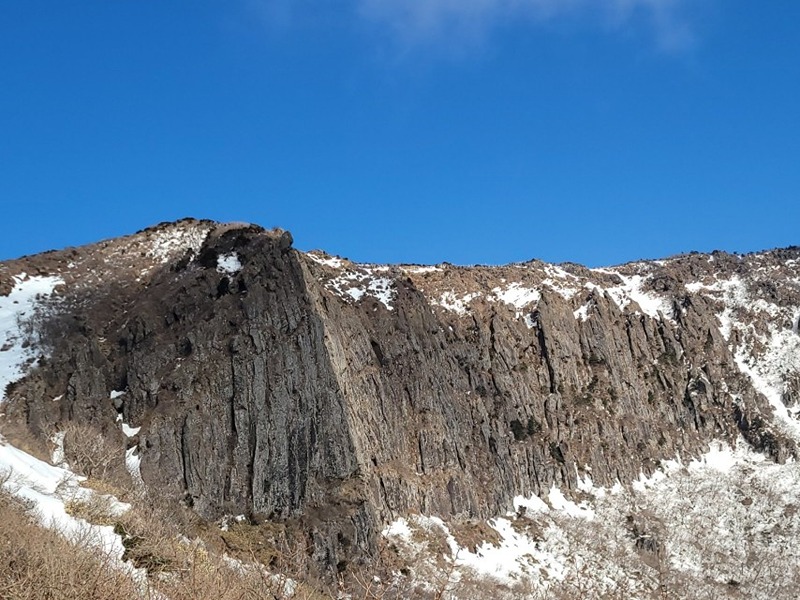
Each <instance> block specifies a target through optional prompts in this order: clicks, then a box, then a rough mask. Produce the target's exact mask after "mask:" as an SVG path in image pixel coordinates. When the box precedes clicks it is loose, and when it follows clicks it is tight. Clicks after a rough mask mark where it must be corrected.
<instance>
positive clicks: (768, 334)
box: [0, 220, 800, 569]
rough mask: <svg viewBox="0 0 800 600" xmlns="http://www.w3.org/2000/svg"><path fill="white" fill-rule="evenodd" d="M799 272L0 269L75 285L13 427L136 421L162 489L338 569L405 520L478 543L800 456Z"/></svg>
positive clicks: (771, 255) (184, 266) (249, 245)
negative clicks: (531, 512)
mask: <svg viewBox="0 0 800 600" xmlns="http://www.w3.org/2000/svg"><path fill="white" fill-rule="evenodd" d="M798 260H800V250H798V249H796V248H795V249H787V250H781V251H773V252H765V253H761V254H756V255H748V256H736V255H728V254H724V253H714V254H711V255H702V254H691V255H685V256H680V257H676V258H672V259H668V260H665V261H652V262H640V263H631V264H628V265H624V266H621V267H617V268H614V269H595V270H589V269H586V268H584V267H581V266H578V265H571V264H565V265H561V266H554V265H548V264H544V263H541V262H539V261H531V262H529V263H522V264H515V265H509V266H505V267H456V266H452V265H439V266H436V267H419V266H379V265H359V264H354V263H351V262H350V261H347V260H344V259H338V258H334V257H330V256H328V255H326V254H324V253H321V252H311V253H303V252H299V251H297V250H295V249H294V248H293V247H292V238H291V236H290V234H289V233H287V232H283V231H279V230H276V231H265V230H263V229H262V228H260V227H256V226H251V225H237V224H232V225H220V224H216V223H212V222H207V221H195V220H184V221H180V222H178V223H174V224H162V225H159V226H157V227H155V228H151V229H148V230H145V231H143V232H139V233H137V234H135V235H133V236H129V237H125V238H119V239H115V240H110V241H107V242H102V243H100V244H96V245H92V246H86V247H82V248H74V249H67V250H64V251H57V252H50V253H46V254H43V255H37V256H33V257H25V258H22V259H19V260H16V261H9V262H6V263H3V264H2V265H0V286H4V287H3V289H5V288H9V289H10V287H9V286H10V285H11V283H12V282H13V277H14V276H17V277H19V276H21V273H23V272H24V273H27V274H28V275H30V274H42V275H59V276H60V277H61V278H62V279H63V281H64V283H63V285H61V286H60V287H59V288H58V289H57V293H56V294H55V295H54V296H53V297H52V299H51V300H50V301H49V302H48V303H47V304H46V309H45V310H42V311H40V313H39V314H37V315H36V317H35V319H34V320H33V321H32V322H31V325H32V329H34V330H35V331H36V332H37V335H38V340H39V343H40V344H41V345H42V348H43V355H44V356H43V358H42V359H41V360H40V361H39V363H38V365H37V366H36V368H34V369H33V370H31V371H30V373H29V374H28V376H27V377H26V378H25V379H23V380H21V381H20V382H18V383H17V384H14V385H13V386H11V389H9V390H8V392H9V393H8V396H9V403H8V406H7V411H6V412H7V414H8V417H7V418H9V419H16V420H17V421H18V422H24V423H25V424H26V426H27V427H28V428H29V429H30V430H31V431H32V432H33V433H34V434H37V435H39V436H45V435H47V434H48V433H49V432H51V431H52V430H53V429H56V428H58V427H59V426H61V425H63V424H64V423H65V422H67V421H70V420H77V421H82V422H88V423H91V424H93V425H95V426H96V427H97V428H98V429H100V430H104V431H112V430H114V429H116V428H117V427H119V425H118V422H117V421H118V415H121V419H122V420H123V421H124V422H125V423H127V424H131V425H134V426H136V427H141V431H140V432H139V434H138V436H137V437H136V438H134V439H133V440H132V443H134V444H137V445H138V450H137V453H138V455H139V457H140V458H141V475H142V478H143V480H144V482H145V485H146V486H147V487H148V488H149V489H153V490H159V491H160V493H164V494H169V495H172V496H174V497H180V498H182V499H183V501H185V502H186V503H187V504H189V505H191V506H192V507H193V508H194V509H195V510H196V511H197V512H198V513H199V514H201V515H202V516H204V517H207V518H217V517H219V516H221V515H223V514H239V513H242V512H245V513H248V514H251V515H261V516H262V517H263V518H266V519H270V520H276V521H282V522H292V523H293V524H294V525H296V526H297V527H299V528H300V529H301V530H302V531H304V532H305V534H306V535H307V539H308V542H309V543H308V547H309V552H310V554H311V555H312V557H313V558H314V559H315V562H316V563H317V564H320V565H324V566H325V567H327V568H331V569H335V568H337V566H339V568H341V566H342V565H343V564H345V563H346V561H349V560H351V559H353V558H357V557H359V556H368V555H370V554H371V553H373V552H374V550H375V539H376V535H377V533H378V532H379V531H380V530H381V528H382V527H383V526H384V525H385V524H386V523H388V522H390V521H392V520H393V519H395V518H397V517H398V516H401V515H405V514H410V513H423V514H430V515H439V516H442V517H448V518H453V517H456V518H457V517H469V518H481V519H485V518H489V517H491V516H494V515H497V514H502V513H505V512H506V511H508V510H510V509H511V508H512V500H513V498H514V497H515V496H517V495H530V494H540V493H544V492H545V491H546V490H548V489H549V488H550V487H551V486H553V485H556V486H559V487H560V488H561V489H562V490H565V491H566V490H570V489H575V488H576V486H577V481H578V477H579V476H581V475H585V474H586V473H588V472H590V473H591V477H592V480H593V481H594V482H595V484H597V485H607V486H610V485H612V484H614V483H615V482H622V483H623V484H625V483H627V482H630V481H632V480H634V479H636V477H637V476H638V475H639V474H640V473H641V472H645V473H647V472H651V471H652V470H653V469H655V468H656V467H657V466H658V464H659V461H661V460H663V459H670V458H674V457H676V456H681V457H685V458H688V457H691V456H695V455H698V454H700V453H702V452H703V451H704V450H705V449H707V447H708V443H709V441H711V440H714V439H722V440H727V441H735V439H736V438H737V437H738V436H740V435H741V436H744V438H745V439H747V440H748V441H749V442H750V443H751V444H753V445H754V446H756V447H757V448H759V449H762V450H764V451H765V452H767V453H768V454H769V455H770V456H772V457H773V458H774V459H775V460H777V461H783V460H785V459H787V458H788V457H790V456H794V457H797V446H796V439H800V438H798V436H797V431H796V429H797V428H798V427H797V426H796V425H795V422H794V407H795V405H796V404H797V403H798V399H799V398H800V365H798V364H797V362H798V358H797V357H798V356H800V354H794V349H795V346H797V345H798V344H800V342H798V339H800V336H798V315H799V314H800V312H798V307H800V269H798ZM6 292H7V290H6ZM112 392H116V393H112ZM112 396H113V399H112ZM54 399H55V401H54Z"/></svg>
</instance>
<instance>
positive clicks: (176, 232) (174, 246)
mask: <svg viewBox="0 0 800 600" xmlns="http://www.w3.org/2000/svg"><path fill="white" fill-rule="evenodd" d="M212 229H213V225H211V224H207V223H204V224H193V225H192V226H191V227H185V226H181V227H177V226H176V227H171V228H168V229H163V230H159V231H155V232H153V233H152V234H151V237H150V240H149V244H150V251H149V252H148V253H147V254H148V256H150V258H152V259H154V260H155V261H156V262H158V263H161V264H164V263H165V262H167V261H169V260H170V259H171V258H173V257H174V256H175V255H176V254H178V253H180V254H183V252H185V251H186V250H192V251H193V252H194V253H197V252H198V251H199V250H200V248H201V247H202V245H203V242H205V241H206V237H208V233H209V232H210V231H211V230H212Z"/></svg>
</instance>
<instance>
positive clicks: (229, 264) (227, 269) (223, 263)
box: [217, 252, 242, 275]
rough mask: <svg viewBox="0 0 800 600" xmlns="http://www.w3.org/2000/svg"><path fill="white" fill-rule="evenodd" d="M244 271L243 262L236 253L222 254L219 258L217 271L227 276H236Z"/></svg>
mask: <svg viewBox="0 0 800 600" xmlns="http://www.w3.org/2000/svg"><path fill="white" fill-rule="evenodd" d="M241 270H242V262H241V261H240V260H239V255H238V254H236V253H235V252H231V253H228V254H220V255H219V256H218V257H217V271H218V272H220V273H224V274H226V275H235V274H236V273H238V272H239V271H241Z"/></svg>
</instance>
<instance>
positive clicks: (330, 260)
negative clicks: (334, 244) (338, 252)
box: [306, 250, 345, 269]
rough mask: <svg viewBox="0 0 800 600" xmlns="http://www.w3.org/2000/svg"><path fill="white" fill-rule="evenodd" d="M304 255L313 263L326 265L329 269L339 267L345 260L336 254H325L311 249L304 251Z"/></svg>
mask: <svg viewBox="0 0 800 600" xmlns="http://www.w3.org/2000/svg"><path fill="white" fill-rule="evenodd" d="M306 256H307V257H308V258H310V259H311V260H313V261H314V262H315V263H318V264H320V265H325V266H326V267H330V268H331V269H341V268H342V267H343V266H344V264H345V261H344V260H343V259H341V258H338V257H336V256H328V255H326V254H323V253H320V252H317V251H314V250H312V251H311V252H306Z"/></svg>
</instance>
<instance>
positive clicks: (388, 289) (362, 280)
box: [326, 267, 397, 310]
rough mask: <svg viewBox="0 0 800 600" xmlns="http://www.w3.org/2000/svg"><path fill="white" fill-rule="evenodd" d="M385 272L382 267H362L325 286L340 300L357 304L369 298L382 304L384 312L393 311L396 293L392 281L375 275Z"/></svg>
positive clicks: (347, 272)
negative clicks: (384, 308) (347, 300)
mask: <svg viewBox="0 0 800 600" xmlns="http://www.w3.org/2000/svg"><path fill="white" fill-rule="evenodd" d="M386 270H387V268H382V267H362V268H361V269H360V270H358V271H346V272H345V273H342V274H341V275H339V276H338V277H336V278H334V279H331V280H330V281H329V282H328V283H327V284H326V285H327V287H328V289H330V290H332V291H333V292H335V293H336V294H337V295H338V296H339V297H341V298H344V299H350V300H354V301H356V302H358V301H359V300H361V299H362V298H364V297H365V296H366V297H371V298H375V299H376V300H378V301H379V302H380V303H381V304H383V305H384V306H385V307H386V310H394V306H392V302H394V297H395V295H396V293H397V292H396V290H395V288H394V282H393V280H392V279H390V278H388V277H377V276H376V275H375V273H376V272H377V273H382V272H385V271H386Z"/></svg>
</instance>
